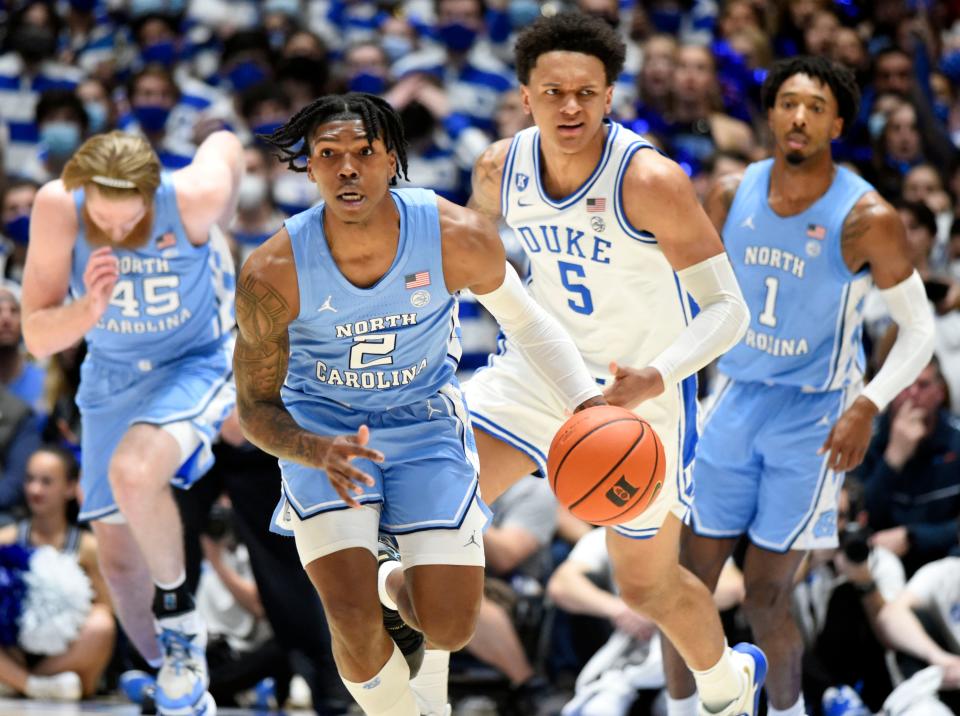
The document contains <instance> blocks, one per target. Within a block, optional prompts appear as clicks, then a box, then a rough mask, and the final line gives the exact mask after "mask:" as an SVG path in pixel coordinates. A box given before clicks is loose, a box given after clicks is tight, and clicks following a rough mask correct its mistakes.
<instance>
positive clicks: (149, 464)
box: [23, 132, 243, 716]
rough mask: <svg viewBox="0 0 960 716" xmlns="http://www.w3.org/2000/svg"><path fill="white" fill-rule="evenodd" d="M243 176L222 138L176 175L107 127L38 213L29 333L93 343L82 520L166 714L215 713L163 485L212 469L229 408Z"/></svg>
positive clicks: (37, 338)
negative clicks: (235, 228)
mask: <svg viewBox="0 0 960 716" xmlns="http://www.w3.org/2000/svg"><path fill="white" fill-rule="evenodd" d="M242 174H243V147H242V146H241V145H240V142H239V141H238V140H237V138H236V137H235V136H234V135H233V134H231V133H229V132H216V133H214V134H212V135H210V137H208V138H207V139H206V140H205V141H204V142H203V144H201V145H200V147H199V148H198V149H197V153H196V156H195V157H194V159H193V161H192V162H191V163H190V164H189V165H188V166H186V167H184V168H183V169H179V170H177V171H175V172H172V173H170V174H168V173H166V172H162V171H161V167H160V160H159V159H158V158H157V155H156V154H155V153H154V151H153V150H152V149H151V148H150V145H149V144H148V143H147V141H146V140H145V139H143V138H142V137H137V136H133V135H129V134H124V133H122V132H110V133H109V134H101V135H97V136H95V137H91V138H90V139H89V140H87V141H86V142H85V143H84V144H83V145H82V146H81V147H80V148H79V149H78V150H77V151H76V153H75V154H74V156H73V157H72V158H71V159H70V161H69V162H67V165H66V167H65V168H64V170H63V175H62V177H61V178H60V179H57V180H54V181H51V182H48V183H47V184H45V185H44V186H43V188H42V189H40V191H39V193H38V194H37V199H36V202H35V203H34V206H33V213H32V220H31V222H30V248H29V251H28V252H27V263H26V268H25V269H24V276H23V316H24V318H23V336H24V339H25V341H26V344H27V348H28V349H29V350H30V352H31V353H32V354H33V355H35V356H38V357H41V356H49V355H52V354H54V353H57V352H58V351H62V350H64V349H66V348H68V347H70V346H72V345H74V344H75V343H76V342H77V341H79V340H80V339H82V338H85V339H86V341H87V347H88V352H87V357H86V359H85V360H84V362H83V366H82V367H81V372H80V376H81V377H80V389H79V391H78V393H77V405H78V406H79V407H80V415H81V418H82V426H83V431H82V435H81V447H82V465H83V466H82V474H81V476H80V489H81V491H82V493H83V502H82V506H81V511H80V519H81V520H89V521H91V522H92V523H93V531H94V533H95V534H96V536H97V543H98V545H99V550H100V551H99V566H100V570H101V571H102V572H103V576H104V578H105V580H106V582H107V585H108V586H109V588H110V594H111V597H112V599H113V604H114V607H115V609H116V612H117V616H118V617H119V618H120V623H121V624H122V625H123V629H124V631H125V632H126V634H127V635H128V636H129V638H130V640H131V641H132V642H133V644H134V646H136V648H137V649H138V651H139V652H140V653H141V655H142V656H143V657H144V659H146V660H147V661H148V662H149V663H150V664H151V665H152V666H155V667H159V673H158V675H157V692H156V703H157V708H158V709H159V710H160V713H162V714H167V715H169V716H194V715H196V716H200V715H201V714H203V715H204V716H212V715H213V714H215V713H216V704H215V703H214V701H213V698H212V697H211V696H210V693H209V692H208V691H207V686H208V684H209V675H208V672H207V663H206V655H205V649H206V643H207V634H206V627H205V625H204V623H203V620H202V619H201V618H200V616H199V614H198V613H197V610H196V608H195V606H194V603H193V597H192V595H191V594H190V592H189V591H188V588H187V585H186V571H185V566H184V552H183V530H182V525H181V522H180V513H179V511H178V509H177V504H176V502H175V501H174V497H173V494H172V490H171V489H170V486H171V484H173V485H176V486H178V487H181V488H186V487H189V486H190V485H191V484H193V483H194V482H195V481H196V480H198V479H199V478H200V477H201V476H202V475H203V474H204V473H205V472H206V471H207V470H208V469H209V467H210V466H211V465H212V463H213V455H212V452H211V447H210V444H211V442H212V441H213V439H214V438H215V437H216V435H217V432H218V431H219V429H220V425H221V424H222V422H223V421H224V419H225V418H226V417H227V414H228V413H230V411H231V410H232V409H233V404H234V397H235V392H234V389H233V385H232V383H231V381H230V372H231V371H230V355H231V353H232V350H233V340H232V333H233V325H234V320H233V281H234V275H233V260H232V258H231V257H230V252H229V249H228V247H227V245H226V242H225V240H224V239H223V234H222V233H221V232H219V231H218V230H216V226H220V227H224V226H227V225H228V224H229V223H230V221H231V219H232V218H233V212H234V210H235V208H236V197H237V191H238V188H239V185H240V177H241V176H242ZM68 291H69V292H70V294H71V296H72V300H69V301H68V300H67V292H68ZM151 603H152V606H153V609H152V612H151Z"/></svg>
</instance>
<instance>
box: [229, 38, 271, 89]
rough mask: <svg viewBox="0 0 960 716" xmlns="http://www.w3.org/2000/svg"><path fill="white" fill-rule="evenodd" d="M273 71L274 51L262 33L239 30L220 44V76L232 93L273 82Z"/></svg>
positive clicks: (268, 39)
mask: <svg viewBox="0 0 960 716" xmlns="http://www.w3.org/2000/svg"><path fill="white" fill-rule="evenodd" d="M273 70H274V67H273V50H272V48H271V47H270V38H269V37H268V36H267V34H266V32H264V31H263V30H260V29H254V30H241V31H240V32H236V33H234V34H233V35H231V36H230V37H229V38H227V40H226V41H225V42H224V43H223V54H222V55H221V56H220V76H221V77H222V78H223V79H224V81H225V82H226V83H227V86H228V87H229V88H230V89H232V90H233V92H235V93H238V92H243V91H244V90H246V89H249V88H250V87H253V86H254V85H256V84H260V83H261V82H264V81H267V80H270V79H272V78H273V74H274V72H273Z"/></svg>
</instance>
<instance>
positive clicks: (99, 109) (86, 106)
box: [83, 102, 107, 134]
mask: <svg viewBox="0 0 960 716" xmlns="http://www.w3.org/2000/svg"><path fill="white" fill-rule="evenodd" d="M83 110H84V111H85V112H86V113H87V122H88V123H89V124H90V134H100V132H102V131H103V130H104V129H106V128H107V108H106V107H104V106H103V105H102V104H100V103H99V102H84V103H83Z"/></svg>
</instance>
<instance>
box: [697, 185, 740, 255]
mask: <svg viewBox="0 0 960 716" xmlns="http://www.w3.org/2000/svg"><path fill="white" fill-rule="evenodd" d="M741 181H743V173H737V174H724V175H723V176H722V177H720V178H719V179H717V180H716V181H715V182H714V184H713V186H712V187H710V192H709V193H708V194H707V198H706V199H705V200H704V202H703V209H704V211H706V212H707V216H709V217H710V222H711V223H712V224H713V227H714V228H715V229H716V230H717V233H719V234H720V238H721V240H722V239H723V225H724V224H726V223H727V215H728V214H729V213H730V207H731V206H733V197H734V196H735V195H736V193H737V189H739V188H740V182H741Z"/></svg>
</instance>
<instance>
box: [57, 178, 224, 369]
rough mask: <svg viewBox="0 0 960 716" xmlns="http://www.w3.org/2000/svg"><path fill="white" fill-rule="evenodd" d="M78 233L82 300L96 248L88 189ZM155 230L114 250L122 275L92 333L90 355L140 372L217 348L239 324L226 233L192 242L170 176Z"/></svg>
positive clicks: (74, 282) (75, 271)
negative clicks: (135, 244) (90, 233)
mask: <svg viewBox="0 0 960 716" xmlns="http://www.w3.org/2000/svg"><path fill="white" fill-rule="evenodd" d="M74 201H75V203H76V207H77V221H78V226H79V228H78V232H77V241H76V245H75V246H74V249H73V264H72V268H71V275H70V292H71V294H72V295H73V296H74V297H79V296H82V295H83V294H84V293H85V292H86V289H85V288H84V285H83V272H84V270H85V269H86V266H87V261H88V259H89V258H90V254H91V252H92V251H93V248H94V247H91V246H90V244H89V243H88V242H87V240H86V224H85V219H84V213H85V212H84V209H83V202H84V192H83V190H82V189H80V190H77V191H75V192H74ZM153 212H154V216H153V228H152V229H151V232H150V238H149V240H148V241H147V243H146V244H145V245H144V246H141V247H139V248H136V249H125V248H121V247H118V246H114V247H113V253H114V254H115V255H116V257H117V260H118V262H119V269H120V276H119V278H118V279H117V284H116V287H115V288H114V290H113V295H112V297H111V298H110V303H109V305H108V306H107V310H106V311H104V313H103V315H102V316H101V317H100V320H99V321H97V323H96V325H95V326H94V327H93V328H92V329H91V330H90V331H89V332H88V333H87V345H88V347H89V350H90V355H91V356H95V357H97V358H98V359H103V360H108V361H112V362H117V363H124V362H126V363H129V364H131V365H134V366H136V367H139V368H140V369H141V370H150V369H151V368H152V367H154V366H157V365H162V364H164V363H168V362H170V361H172V360H175V359H176V358H178V357H179V356H183V355H187V354H194V353H202V352H204V351H207V350H213V349H214V347H215V346H216V345H218V344H219V343H221V342H222V341H223V340H225V337H226V336H228V335H229V334H230V332H231V331H232V329H233V326H234V314H233V295H234V291H235V289H236V278H235V275H234V268H233V259H232V258H231V256H230V251H229V248H228V247H227V244H226V241H225V239H224V238H223V235H222V234H221V233H220V232H219V230H216V229H215V230H212V231H211V234H210V238H209V240H208V241H207V242H206V243H204V244H203V245H200V246H197V245H194V244H192V243H190V240H189V239H188V238H187V234H186V231H185V230H184V228H183V222H182V221H181V220H180V212H179V210H178V209H177V195H176V191H175V189H174V186H173V181H172V179H171V177H170V175H169V174H167V173H163V174H161V180H160V186H159V187H158V188H157V192H156V194H155V195H154V199H153Z"/></svg>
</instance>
